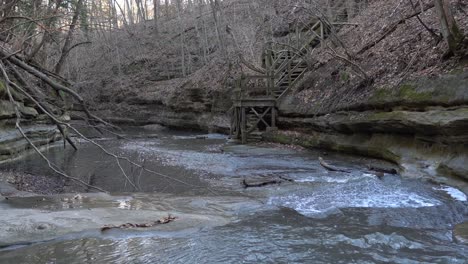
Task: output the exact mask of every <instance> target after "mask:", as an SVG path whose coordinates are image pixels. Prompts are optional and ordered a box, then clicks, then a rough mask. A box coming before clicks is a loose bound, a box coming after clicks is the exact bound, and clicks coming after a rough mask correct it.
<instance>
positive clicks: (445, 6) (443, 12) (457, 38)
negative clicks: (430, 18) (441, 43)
mask: <svg viewBox="0 0 468 264" xmlns="http://www.w3.org/2000/svg"><path fill="white" fill-rule="evenodd" d="M434 6H435V8H436V10H437V16H438V19H439V23H440V30H441V32H442V36H444V39H445V42H447V45H448V47H449V53H451V54H457V52H458V51H459V50H460V48H461V44H462V42H463V39H464V36H463V33H462V32H461V30H460V28H459V27H458V26H457V23H456V22H455V18H454V17H453V14H452V10H451V8H450V1H449V0H434Z"/></svg>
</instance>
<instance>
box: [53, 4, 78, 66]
mask: <svg viewBox="0 0 468 264" xmlns="http://www.w3.org/2000/svg"><path fill="white" fill-rule="evenodd" d="M82 6H83V0H78V2H77V3H76V8H75V13H74V14H73V18H72V22H71V25H70V28H69V29H68V33H67V37H66V38H65V44H63V48H62V54H61V55H60V59H59V61H58V62H57V64H56V65H55V74H58V75H60V72H61V71H62V66H63V63H64V62H65V59H66V58H67V54H68V50H69V49H70V46H71V42H72V38H73V33H74V32H75V28H76V23H77V22H78V17H79V16H80V11H81V8H82Z"/></svg>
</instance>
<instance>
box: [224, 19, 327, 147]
mask: <svg viewBox="0 0 468 264" xmlns="http://www.w3.org/2000/svg"><path fill="white" fill-rule="evenodd" d="M296 35H297V38H296V40H295V43H294V46H292V45H290V44H281V43H268V47H267V48H266V49H265V51H264V52H263V56H262V62H263V63H262V64H263V65H264V68H265V72H266V73H265V74H263V75H242V76H241V77H240V78H239V79H238V81H237V84H236V89H235V90H234V91H235V92H234V98H233V101H234V105H233V107H232V108H231V137H233V138H236V139H241V140H242V144H245V143H247V142H252V141H256V140H259V139H261V137H262V134H263V133H264V132H266V131H269V130H274V129H276V118H277V111H276V104H277V102H278V101H279V100H281V98H282V97H283V96H285V95H286V94H287V93H288V92H289V91H290V90H291V89H292V88H293V87H295V86H296V85H297V84H298V82H299V81H300V80H301V79H302V77H303V76H304V74H305V73H306V72H307V71H308V65H307V61H306V56H307V55H308V54H310V52H311V51H312V50H313V48H315V47H316V46H317V45H319V44H320V43H321V40H322V39H323V38H324V27H323V24H322V22H321V21H317V22H314V23H311V24H309V25H305V26H304V28H302V29H301V30H298V31H297V32H296Z"/></svg>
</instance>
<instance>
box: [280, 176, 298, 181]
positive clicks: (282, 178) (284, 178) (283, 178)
mask: <svg viewBox="0 0 468 264" xmlns="http://www.w3.org/2000/svg"><path fill="white" fill-rule="evenodd" d="M279 178H280V179H281V180H285V181H288V182H294V180H293V179H289V178H286V177H284V176H279Z"/></svg>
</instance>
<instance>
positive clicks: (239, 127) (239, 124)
mask: <svg viewBox="0 0 468 264" xmlns="http://www.w3.org/2000/svg"><path fill="white" fill-rule="evenodd" d="M240 130H241V116H240V112H239V107H236V139H240V137H241V134H240V133H241V131H240Z"/></svg>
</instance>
